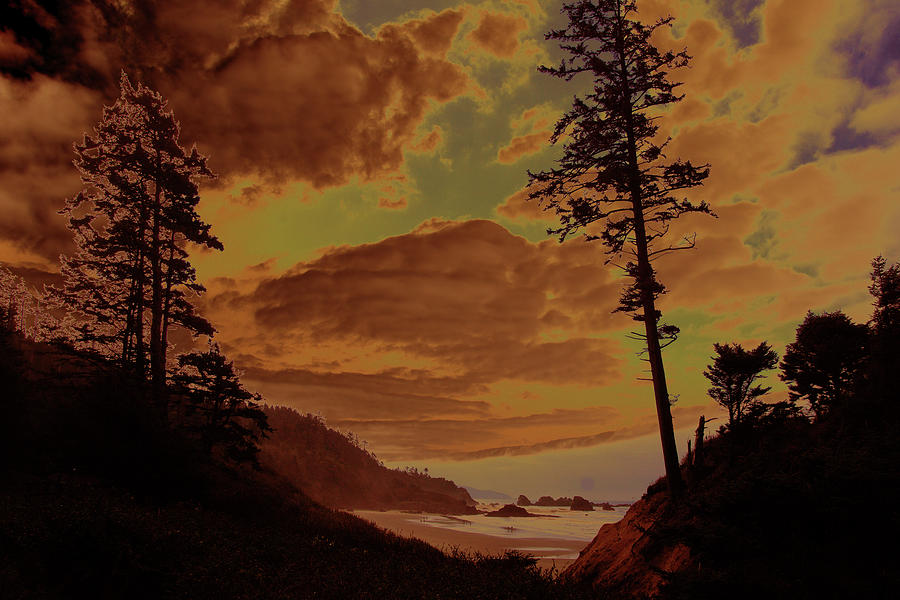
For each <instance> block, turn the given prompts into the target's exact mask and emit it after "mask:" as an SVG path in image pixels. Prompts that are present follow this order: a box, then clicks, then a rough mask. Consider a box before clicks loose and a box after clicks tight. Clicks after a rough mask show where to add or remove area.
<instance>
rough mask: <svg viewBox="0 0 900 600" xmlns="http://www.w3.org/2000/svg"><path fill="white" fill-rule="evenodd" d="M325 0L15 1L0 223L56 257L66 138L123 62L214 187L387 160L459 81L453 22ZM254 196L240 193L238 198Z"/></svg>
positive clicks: (383, 169)
mask: <svg viewBox="0 0 900 600" xmlns="http://www.w3.org/2000/svg"><path fill="white" fill-rule="evenodd" d="M336 6H337V3H336V1H335V0H298V1H294V2H287V3H282V2H276V1H274V0H249V1H241V0H225V1H220V2H201V1H199V0H187V1H180V2H162V1H160V2H153V1H140V2H99V1H94V2H86V1H80V2H79V1H74V2H59V3H57V2H45V3H40V2H28V1H21V2H13V3H11V4H8V5H5V6H4V8H3V9H2V13H0V14H2V17H3V18H2V19H0V23H2V25H0V27H2V30H0V74H2V79H0V86H2V90H0V91H2V95H0V104H2V105H0V109H2V111H3V114H4V115H10V116H11V117H10V118H6V117H5V118H4V122H3V125H2V127H3V130H2V131H0V133H2V134H3V135H2V136H0V140H2V141H0V191H2V197H0V204H2V206H3V208H4V209H7V210H6V214H7V215H8V216H7V217H6V219H5V220H4V223H3V225H2V226H0V242H2V241H3V240H6V241H8V242H10V241H11V242H12V243H13V244H15V245H17V246H18V247H19V248H21V249H22V250H23V251H27V252H31V253H34V254H37V255H40V256H43V257H44V258H46V259H48V261H49V260H52V259H54V258H55V257H56V255H57V254H58V253H59V252H60V251H66V250H68V245H69V243H70V242H69V237H70V236H69V235H68V234H67V232H66V231H65V229H64V227H63V223H62V221H61V219H60V218H59V217H58V216H57V215H56V214H55V212H56V210H57V209H58V208H60V207H61V205H62V203H63V201H64V199H65V197H67V196H70V195H72V194H73V193H74V192H75V191H77V188H78V177H77V173H75V171H74V169H73V168H72V167H71V159H72V154H71V144H72V143H73V142H75V141H76V140H78V139H80V138H81V135H82V134H83V133H84V132H85V131H88V130H89V129H90V128H91V127H92V126H93V125H94V124H95V123H96V122H97V121H98V119H99V117H100V111H101V108H102V106H103V104H110V103H112V102H113V101H114V100H115V98H116V96H117V95H118V90H117V87H116V82H117V81H118V76H119V72H120V70H122V69H124V70H125V71H126V72H128V74H129V75H130V76H131V77H132V78H133V79H136V80H139V81H142V82H144V83H147V84H149V85H151V86H153V87H155V88H157V89H158V90H159V91H160V92H161V93H162V94H163V95H164V96H165V97H167V98H168V99H169V100H170V104H171V107H172V108H173V109H174V111H175V114H176V117H177V118H178V119H179V121H180V122H181V125H182V135H181V141H182V143H183V144H185V145H190V144H191V143H194V142H196V143H197V144H198V146H199V148H200V150H201V152H203V153H205V154H208V155H209V156H210V166H211V167H212V168H213V170H215V171H216V172H218V173H219V175H220V176H221V179H220V184H221V183H222V182H225V183H227V182H228V181H229V180H231V179H232V178H233V177H235V176H241V175H250V176H253V175H257V176H261V177H263V178H264V179H266V180H267V182H268V183H269V184H270V185H277V184H279V183H280V182H283V181H296V180H301V181H305V182H309V183H311V184H312V185H314V186H317V187H325V186H331V185H339V184H342V183H345V182H347V181H349V180H350V179H351V178H353V177H359V178H360V179H362V180H369V179H374V178H377V177H379V176H381V175H384V174H386V173H390V172H393V171H395V170H396V169H398V168H399V167H400V166H401V164H402V162H403V149H404V148H405V147H407V146H411V145H413V143H414V142H415V139H414V138H415V131H416V128H417V127H418V125H419V124H420V122H421V121H422V119H423V117H424V115H425V113H426V111H427V110H428V107H429V106H430V105H431V103H433V102H435V101H436V102H444V101H447V100H450V99H452V98H454V97H455V96H457V95H459V94H461V93H463V92H465V91H466V89H467V88H468V80H467V78H466V76H465V74H464V73H463V72H462V70H461V69H460V68H459V67H457V66H456V65H454V64H452V63H450V62H449V61H447V60H445V59H444V54H445V53H446V52H447V49H448V48H449V46H450V43H451V42H452V39H453V38H454V36H455V35H456V32H457V28H458V27H459V24H460V22H461V19H462V13H461V12H459V11H451V10H448V11H444V12H443V13H438V14H432V15H431V16H426V17H423V18H419V19H415V20H411V21H408V22H406V23H397V24H391V25H389V26H385V27H383V28H381V29H380V30H379V31H378V32H377V33H376V34H375V35H374V37H370V36H366V35H364V34H362V33H361V32H360V31H359V30H357V29H356V28H355V27H353V26H351V25H350V24H348V23H347V22H346V21H345V20H344V19H343V17H342V16H341V15H339V14H338V13H336V12H335V10H336ZM249 199H250V198H248V200H249Z"/></svg>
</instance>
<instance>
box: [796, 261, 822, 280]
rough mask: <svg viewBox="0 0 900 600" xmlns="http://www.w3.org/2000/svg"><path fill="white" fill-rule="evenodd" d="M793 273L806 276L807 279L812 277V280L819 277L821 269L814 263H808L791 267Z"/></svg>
mask: <svg viewBox="0 0 900 600" xmlns="http://www.w3.org/2000/svg"><path fill="white" fill-rule="evenodd" d="M791 268H792V269H793V270H794V271H796V272H798V273H800V274H802V275H806V276H807V277H812V278H813V279H815V278H817V277H818V276H819V271H820V269H821V267H820V266H819V265H817V264H815V263H809V264H805V265H793V266H792V267H791Z"/></svg>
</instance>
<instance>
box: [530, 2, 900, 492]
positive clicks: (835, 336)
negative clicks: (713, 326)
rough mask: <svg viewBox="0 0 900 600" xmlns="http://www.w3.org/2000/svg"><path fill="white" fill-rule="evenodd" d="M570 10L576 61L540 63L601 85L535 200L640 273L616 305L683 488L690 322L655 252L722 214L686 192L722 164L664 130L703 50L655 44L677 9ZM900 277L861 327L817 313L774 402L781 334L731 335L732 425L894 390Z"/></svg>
mask: <svg viewBox="0 0 900 600" xmlns="http://www.w3.org/2000/svg"><path fill="white" fill-rule="evenodd" d="M562 12H563V13H564V14H566V15H567V17H568V24H567V25H566V26H565V27H564V28H562V29H558V30H552V31H550V32H549V33H547V34H546V38H547V39H552V40H556V41H558V42H559V44H560V48H561V49H562V50H563V52H564V53H565V54H564V58H563V59H562V60H561V62H560V63H559V65H558V66H543V67H540V71H542V72H544V73H546V74H549V75H551V76H553V77H558V78H560V79H563V80H565V81H571V80H573V79H576V78H588V79H590V80H591V81H590V85H589V86H588V87H587V90H588V91H587V92H586V93H583V94H581V95H576V96H575V99H574V102H573V104H572V107H571V109H570V110H568V111H567V112H566V113H565V114H564V115H563V117H562V118H561V119H560V120H559V121H558V122H557V124H556V128H555V130H554V133H553V136H552V138H551V141H552V142H553V143H557V142H562V145H563V152H562V157H561V158H560V159H559V160H558V161H557V163H556V166H555V168H552V169H549V170H546V171H541V172H539V173H532V172H529V179H530V184H529V185H530V193H529V198H530V199H532V200H535V201H538V202H539V203H540V204H541V206H542V207H543V208H544V210H552V211H553V212H555V213H556V215H557V216H558V217H559V223H560V224H559V226H558V227H556V228H550V229H548V231H547V233H548V234H551V235H556V236H558V237H559V239H560V241H563V240H565V239H566V238H567V237H569V236H571V235H573V234H576V233H582V234H583V235H584V238H585V240H587V241H595V240H598V241H600V242H601V243H602V244H603V245H604V246H605V250H606V253H607V255H608V260H607V262H608V263H612V264H614V265H615V266H617V267H619V268H620V269H621V271H622V274H623V275H624V277H625V278H626V280H627V281H628V285H626V287H625V290H624V292H623V294H622V296H621V299H620V302H619V305H618V307H617V308H616V310H617V311H620V312H625V313H628V314H630V315H631V316H632V317H633V319H634V320H635V321H638V322H640V323H642V324H643V327H642V331H639V332H634V333H633V334H632V336H633V337H634V338H635V339H637V340H639V341H642V342H643V344H644V345H643V351H642V356H643V357H644V358H645V360H646V361H647V362H648V363H649V371H650V379H651V380H652V382H653V388H654V396H655V401H656V409H657V418H658V422H659V432H660V439H661V443H662V451H663V458H664V463H665V467H666V481H667V485H668V488H669V491H670V492H671V494H672V495H673V496H674V497H677V496H678V495H680V494H681V492H682V491H683V489H684V483H683V481H682V477H681V471H680V468H679V461H678V453H677V450H676V447H675V437H674V430H673V426H672V415H671V409H670V405H671V403H672V402H673V399H672V397H671V396H670V394H669V391H668V388H667V384H666V376H665V368H664V365H663V357H662V349H663V348H664V347H665V346H666V345H668V344H669V343H671V342H672V341H674V340H675V338H676V337H677V335H678V333H679V330H678V328H677V327H676V326H674V325H671V324H666V323H664V322H663V321H662V314H661V312H660V310H659V309H658V306H657V300H658V299H659V297H660V296H661V295H662V294H664V293H665V291H666V288H665V286H664V285H663V283H662V282H661V281H660V280H659V279H658V277H657V272H656V269H655V263H654V261H655V259H657V258H658V257H660V256H663V255H665V254H668V253H671V252H675V251H678V250H685V249H690V248H693V247H694V241H695V236H693V235H689V236H686V237H684V238H682V239H681V240H677V241H671V240H669V239H668V234H669V228H670V225H671V222H672V221H673V220H675V219H677V218H679V217H681V216H683V215H686V214H690V213H701V214H710V215H712V214H713V213H712V211H711V210H710V207H709V206H708V205H707V204H706V203H703V202H699V203H693V202H691V201H690V200H688V199H687V198H685V197H684V195H683V193H684V192H685V191H687V190H690V189H691V188H695V187H697V186H700V185H702V184H703V182H704V180H705V179H706V178H707V177H708V175H709V165H694V164H692V163H691V162H689V161H686V160H681V159H678V158H675V159H672V158H669V157H668V156H667V147H668V143H669V140H666V139H661V138H659V136H658V135H657V134H658V132H659V126H658V120H659V119H660V118H662V116H663V115H664V114H665V113H664V110H665V109H666V108H667V107H670V106H671V105H672V104H674V103H677V102H679V101H681V100H682V99H683V97H684V96H683V94H679V93H678V92H677V90H678V86H679V84H678V83H675V82H673V81H672V80H671V79H670V72H671V71H673V70H675V69H679V68H682V67H686V66H687V65H688V62H689V58H690V57H689V56H688V55H687V53H686V52H684V51H682V52H673V51H662V50H660V49H658V48H656V47H655V46H654V44H653V43H652V38H653V35H654V32H655V31H657V30H658V29H659V28H662V27H667V26H669V25H670V23H671V21H672V19H671V18H663V19H660V20H658V21H657V22H655V23H652V24H647V23H642V22H641V21H640V20H639V19H638V18H637V4H636V2H635V1H634V0H573V1H571V2H568V3H564V4H563V7H562ZM713 216H715V215H713ZM898 280H900V273H898V268H897V266H896V265H894V266H891V267H887V266H886V264H885V262H884V261H883V260H882V259H878V260H877V261H876V263H875V271H874V273H873V294H874V295H875V297H876V315H875V316H874V317H873V320H872V322H871V323H870V324H869V325H868V326H865V325H856V324H853V323H852V322H851V321H850V320H849V319H848V318H847V317H846V315H843V314H842V313H839V312H838V313H825V314H821V315H813V314H810V315H808V316H807V318H806V320H805V321H804V322H803V324H802V325H801V326H800V328H799V329H798V332H797V340H796V342H794V343H793V344H791V345H790V346H789V347H788V349H787V352H786V353H785V356H784V358H783V360H782V362H781V369H782V378H783V379H784V380H785V381H787V382H788V384H789V387H790V390H791V396H790V401H788V402H785V403H780V404H778V405H768V404H765V403H763V402H761V398H762V397H763V396H764V395H765V394H766V393H767V392H768V391H769V388H767V387H764V386H762V385H760V384H759V380H760V379H761V377H762V374H763V373H764V372H765V371H767V370H771V369H774V368H775V367H776V365H777V364H778V357H777V355H776V354H775V352H774V351H772V349H771V347H769V346H768V344H765V343H763V344H760V345H759V346H757V347H756V348H754V349H751V350H745V349H744V348H743V347H742V346H741V345H740V344H721V345H720V344H717V345H716V346H715V352H716V356H715V357H714V362H713V364H711V365H710V366H709V368H708V369H707V371H706V372H705V375H706V376H707V378H709V379H710V381H711V382H712V387H711V388H710V395H711V396H712V397H713V398H714V399H715V400H716V401H717V402H719V403H720V404H721V405H722V406H724V407H725V408H726V409H727V410H728V414H729V424H730V425H731V426H732V427H733V426H735V425H737V424H739V423H741V422H744V421H746V420H748V419H750V420H753V419H760V418H763V417H764V416H767V415H768V416H769V417H778V416H786V415H790V414H796V412H797V402H798V401H800V400H805V401H807V402H808V404H809V406H810V407H811V409H812V411H813V412H814V413H815V414H816V415H817V416H818V417H821V416H823V415H825V414H827V412H828V411H829V410H831V409H832V407H834V406H835V405H838V404H840V403H841V402H843V401H844V400H845V399H846V398H847V395H848V390H850V389H851V388H853V387H854V386H858V385H861V384H860V381H861V379H864V380H866V381H867V382H868V385H871V386H880V390H881V391H884V390H885V389H886V386H887V385H888V382H889V380H890V376H891V373H892V371H894V370H896V369H897V367H900V364H898V359H897V356H896V351H894V350H893V347H892V345H891V342H890V339H891V336H895V335H896V333H897V331H898V329H897V327H898V325H897V323H898V321H900V308H898V306H900V303H898V301H897V296H898V295H900V291H898V290H900V286H898V285H897V283H898ZM863 374H864V375H863ZM701 429H702V425H701Z"/></svg>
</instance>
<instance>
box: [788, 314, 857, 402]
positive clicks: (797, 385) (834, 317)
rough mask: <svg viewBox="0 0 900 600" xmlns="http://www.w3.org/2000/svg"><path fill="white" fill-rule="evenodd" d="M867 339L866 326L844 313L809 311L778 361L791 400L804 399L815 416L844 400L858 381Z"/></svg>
mask: <svg viewBox="0 0 900 600" xmlns="http://www.w3.org/2000/svg"><path fill="white" fill-rule="evenodd" d="M867 342H868V331H867V328H866V326H865V325H860V324H857V323H854V322H853V321H851V320H850V317H848V316H847V315H845V314H844V313H843V312H841V311H836V312H832V313H827V312H826V313H822V314H821V315H817V314H814V313H812V312H808V313H807V314H806V318H805V319H804V320H803V323H801V324H800V326H799V327H798V328H797V337H796V340H795V341H794V342H793V343H792V344H789V345H788V347H787V348H786V349H785V352H784V358H783V359H782V361H781V370H782V372H781V375H780V377H781V379H782V380H783V381H785V382H787V384H788V389H789V390H790V400H791V401H792V402H795V403H796V402H797V401H798V400H803V399H805V400H807V401H808V402H809V405H810V407H811V408H812V409H813V411H814V412H815V413H816V417H822V416H823V415H825V414H827V413H828V412H829V410H831V409H832V408H834V407H835V406H837V405H839V404H840V403H842V402H844V401H845V400H847V399H848V398H849V397H850V396H851V394H852V392H853V388H854V387H855V386H856V385H857V384H858V383H859V377H860V373H861V371H862V368H863V366H864V363H865V361H866V358H867V347H866V346H867Z"/></svg>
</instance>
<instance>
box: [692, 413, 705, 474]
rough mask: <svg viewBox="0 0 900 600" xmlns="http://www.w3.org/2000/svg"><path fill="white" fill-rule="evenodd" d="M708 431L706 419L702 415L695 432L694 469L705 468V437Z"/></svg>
mask: <svg viewBox="0 0 900 600" xmlns="http://www.w3.org/2000/svg"><path fill="white" fill-rule="evenodd" d="M705 430H706V417H705V416H704V415H700V423H699V424H698V425H697V431H695V432H694V468H696V469H700V468H702V467H703V436H704V435H705Z"/></svg>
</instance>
